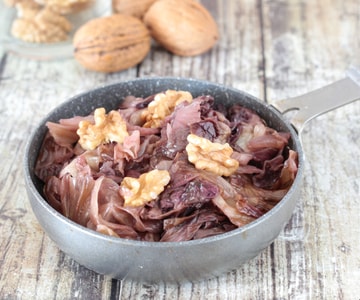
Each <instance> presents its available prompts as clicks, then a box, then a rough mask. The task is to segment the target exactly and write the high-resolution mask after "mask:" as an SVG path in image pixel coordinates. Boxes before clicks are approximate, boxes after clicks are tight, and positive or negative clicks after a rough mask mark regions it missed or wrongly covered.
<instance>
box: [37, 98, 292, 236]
mask: <svg viewBox="0 0 360 300" xmlns="http://www.w3.org/2000/svg"><path fill="white" fill-rule="evenodd" d="M153 99H154V96H150V97H147V98H145V99H143V98H135V97H133V96H128V97H127V98H125V99H124V101H122V103H121V104H120V106H119V108H118V112H119V113H120V114H121V116H122V117H123V118H124V119H125V120H126V123H127V130H128V132H129V136H128V137H127V138H126V139H125V141H124V143H122V144H117V143H115V142H109V143H105V144H102V145H100V146H98V147H97V148H96V149H94V150H87V151H85V150H84V149H82V147H81V146H80V145H79V143H78V139H79V136H78V135H77V133H76V131H77V129H78V127H79V122H80V121H82V120H87V121H90V122H91V121H93V119H94V118H93V115H89V116H86V117H79V116H76V117H73V118H70V119H62V120H60V121H59V123H52V122H47V124H46V125H47V127H48V129H49V130H48V132H47V134H46V136H45V139H44V141H43V145H42V148H41V150H40V153H39V156H38V159H37V163H36V166H35V173H36V175H37V176H38V177H39V178H40V179H41V180H42V181H43V182H44V183H45V186H44V195H45V197H46V199H47V200H48V202H49V203H50V205H52V206H53V207H54V208H55V209H56V210H58V211H59V212H61V213H62V214H63V215H65V216H66V217H68V218H70V219H71V220H73V221H75V222H77V223H78V224H81V225H83V226H86V227H88V228H91V229H94V230H96V231H98V232H101V233H104V234H107V235H111V236H116V237H121V238H126V239H134V240H143V241H163V242H169V241H186V240H192V239H200V238H204V237H209V236H213V235H217V234H221V233H224V232H228V231H230V230H233V229H235V228H238V227H240V226H243V225H245V224H248V223H249V222H252V221H253V220H255V219H257V218H259V217H260V216H262V215H263V214H265V213H266V212H268V211H269V210H270V209H272V208H273V207H274V206H275V205H276V204H277V203H278V202H279V201H280V200H281V199H282V198H283V197H284V195H285V194H286V192H287V191H288V189H289V187H290V186H291V184H292V182H293V181H294V178H295V176H296V172H297V153H296V152H294V151H293V150H291V149H290V148H289V146H288V142H289V139H290V135H289V134H288V133H284V132H277V131H276V130H274V129H271V128H269V127H267V125H266V123H265V122H264V121H263V120H262V119H261V118H260V117H259V116H258V115H257V114H256V113H255V112H253V111H251V110H250V109H247V108H244V107H242V106H240V105H237V104H236V105H233V106H232V107H230V108H229V109H227V110H226V109H225V108H223V107H222V108H220V107H218V108H217V107H216V104H215V101H214V99H213V97H211V96H200V97H197V98H195V99H193V101H192V102H191V103H188V102H182V103H181V104H179V105H177V106H176V108H175V109H174V111H173V112H172V113H171V114H170V115H169V116H168V117H167V118H166V119H165V120H164V122H163V124H162V126H161V127H160V128H145V127H142V121H141V113H142V111H143V110H144V109H146V108H147V106H148V105H149V103H151V101H153ZM189 134H195V135H197V136H199V137H202V138H206V139H208V140H210V141H211V142H216V143H221V144H224V143H228V144H229V145H230V146H231V147H232V149H233V150H234V152H233V153H232V156H231V157H232V158H233V159H235V160H237V161H238V162H239V167H238V168H237V170H236V172H235V173H233V174H232V175H230V176H228V177H222V176H218V175H216V174H214V173H212V172H209V171H205V170H199V169H196V168H195V167H194V165H193V164H191V163H190V162H189V161H188V159H187V153H186V151H185V148H186V146H187V144H188V142H187V136H188V135H189ZM153 169H161V170H168V172H169V174H170V176H171V180H170V182H169V184H167V186H166V187H165V189H164V191H163V192H162V193H161V194H159V195H158V196H157V198H156V199H154V200H152V201H150V202H147V203H145V204H144V205H141V206H135V207H132V206H124V199H123V197H122V195H121V193H120V183H121V182H122V180H123V178H124V177H133V178H138V177H139V176H140V175H141V174H143V173H145V172H149V171H151V170H153Z"/></svg>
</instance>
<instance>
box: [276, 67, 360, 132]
mask: <svg viewBox="0 0 360 300" xmlns="http://www.w3.org/2000/svg"><path fill="white" fill-rule="evenodd" d="M356 100H360V71H359V69H357V68H355V67H350V68H349V69H348V70H347V72H346V77H345V78H344V79H341V80H339V81H336V82H334V83H332V84H329V85H327V86H325V87H323V88H320V89H318V90H314V91H312V92H310V93H307V94H304V95H301V96H298V97H294V98H289V99H284V100H278V101H275V102H274V103H272V106H274V107H275V108H276V109H278V110H279V111H280V112H282V114H285V113H287V112H289V111H295V112H294V113H293V115H292V117H291V118H290V122H291V123H292V124H293V126H294V127H295V128H296V130H297V131H298V133H299V134H300V133H301V131H302V130H303V128H304V125H305V124H306V123H307V122H308V121H310V120H312V119H313V118H315V117H317V116H319V115H322V114H324V113H326V112H328V111H331V110H333V109H336V108H338V107H340V106H343V105H345V104H349V103H351V102H353V101H356Z"/></svg>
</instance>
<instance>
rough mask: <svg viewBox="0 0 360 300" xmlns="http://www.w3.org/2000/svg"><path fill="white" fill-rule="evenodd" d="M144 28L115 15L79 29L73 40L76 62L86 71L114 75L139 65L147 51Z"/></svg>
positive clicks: (86, 24)
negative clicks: (112, 73)
mask: <svg viewBox="0 0 360 300" xmlns="http://www.w3.org/2000/svg"><path fill="white" fill-rule="evenodd" d="M150 41H151V38H150V34H149V31H148V29H147V28H146V26H145V25H144V24H143V23H142V22H141V21H140V20H139V19H137V18H135V17H133V16H129V15H123V14H114V15H111V16H108V17H102V18H97V19H93V20H91V21H89V22H87V23H85V24H84V25H83V26H81V27H80V28H79V29H78V30H77V31H76V33H75V35H74V39H73V46H74V55H75V59H76V60H77V61H78V62H79V63H80V64H81V65H83V66H84V67H85V68H87V69H90V70H93V71H98V72H105V73H108V72H117V71H121V70H125V69H128V68H130V67H133V66H135V65H136V64H138V63H139V62H141V61H142V60H143V59H144V58H145V56H146V55H147V54H148V52H149V50H150Z"/></svg>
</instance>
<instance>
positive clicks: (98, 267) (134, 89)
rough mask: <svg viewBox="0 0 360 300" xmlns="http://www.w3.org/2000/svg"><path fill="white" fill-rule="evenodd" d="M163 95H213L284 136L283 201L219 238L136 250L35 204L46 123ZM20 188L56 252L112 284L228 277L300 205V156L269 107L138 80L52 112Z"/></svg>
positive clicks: (184, 82) (174, 81)
mask: <svg viewBox="0 0 360 300" xmlns="http://www.w3.org/2000/svg"><path fill="white" fill-rule="evenodd" d="M167 89H177V90H187V91H190V92H191V93H192V94H193V96H199V95H212V96H213V97H214V98H215V101H217V102H221V103H224V104H225V105H230V104H234V103H239V104H241V105H243V106H245V107H248V108H251V109H253V110H255V111H256V112H257V113H258V114H259V115H260V116H261V117H262V118H263V119H264V120H266V121H267V123H268V124H269V126H271V127H273V128H275V129H277V130H281V131H288V132H290V133H291V136H292V143H291V147H292V148H293V149H294V150H296V151H297V152H298V153H299V170H298V174H297V177H296V179H295V182H294V184H293V186H292V187H291V188H290V190H289V192H288V193H287V195H286V196H285V197H284V198H283V200H281V202H280V203H278V204H277V205H276V206H275V207H274V208H273V209H272V210H271V211H270V212H268V213H267V214H265V215H264V216H262V217H261V218H259V219H258V220H256V221H254V222H252V223H250V224H248V225H246V226H244V227H242V228H239V229H236V230H233V231H231V232H228V233H226V234H222V235H218V236H214V237H209V238H205V239H201V240H195V241H188V242H175V243H174V242H166V243H156V242H140V241H132V240H125V239H120V238H114V237H109V236H105V235H102V234H99V233H97V232H94V231H92V230H89V229H87V228H84V227H82V226H80V225H78V224H76V223H74V222H72V221H70V220H69V219H67V218H65V217H64V216H62V215H61V214H59V213H58V212H56V211H55V210H54V209H53V208H52V207H50V206H49V205H48V204H47V202H46V200H45V199H44V198H43V197H42V196H41V194H42V192H41V190H42V184H41V182H40V181H39V180H38V179H37V178H36V177H35V175H34V164H35V161H36V158H37V155H38V151H39V149H40V146H41V143H42V140H43V138H44V135H45V133H46V130H47V129H46V127H45V126H44V125H45V123H46V121H58V120H59V119H61V118H68V117H72V116H75V115H87V114H89V113H91V112H92V111H93V110H94V109H95V108H97V107H100V106H103V107H105V108H106V109H107V110H108V109H112V108H115V107H117V106H118V104H119V103H120V102H121V100H122V99H123V98H124V97H125V96H127V95H134V96H136V97H146V96H149V95H152V94H154V93H157V92H161V91H165V90H167ZM24 169H25V180H26V187H27V192H28V197H29V200H30V202H31V205H32V209H33V211H34V214H35V215H36V217H37V219H38V221H39V223H40V224H41V226H42V227H43V229H44V231H45V232H46V233H47V234H48V235H49V237H50V238H51V239H52V240H53V241H54V242H55V243H56V244H57V245H58V247H59V248H60V249H61V250H62V251H64V252H65V253H67V254H68V255H69V256H71V257H72V258H73V259H75V260H76V261H77V262H79V263H80V264H82V265H84V266H85V267H87V268H89V269H92V270H94V271H96V272H98V273H101V274H108V275H110V276H112V277H114V278H118V279H122V278H130V279H135V280H139V281H145V282H159V281H167V282H180V281H184V280H186V281H188V280H192V281H194V280H198V279H203V278H209V277H213V276H216V275H219V274H221V273H223V272H226V271H231V270H233V269H235V268H236V267H237V266H239V265H241V264H243V263H245V262H246V261H248V260H249V259H251V258H253V257H255V256H256V255H258V254H259V253H260V252H261V251H262V250H263V249H264V248H266V247H267V246H269V244H271V243H272V242H273V240H274V239H275V238H276V237H277V236H278V235H279V233H280V231H281V229H282V228H283V227H284V226H285V225H286V223H287V222H288V220H289V219H290V217H291V215H292V212H293V209H294V207H295V204H296V201H297V199H298V197H299V192H300V182H301V177H302V172H303V152H302V149H301V145H300V141H299V139H298V137H297V135H296V132H295V131H294V130H293V128H292V126H291V125H290V124H289V123H288V122H287V121H286V120H284V118H283V117H282V115H281V114H280V113H279V112H278V111H277V110H276V109H274V108H273V107H271V106H268V105H266V104H264V103H263V102H261V101H260V100H258V99H256V98H255V97H252V96H251V95H249V94H247V93H244V92H241V91H239V90H236V89H232V88H229V87H225V86H223V85H219V84H215V83H211V82H206V81H199V80H195V79H184V78H151V77H150V78H143V79H136V80H132V81H126V82H120V83H116V84H113V85H109V86H105V87H101V88H98V89H95V90H92V91H89V92H86V93H83V94H80V95H78V96H75V97H73V98H71V99H70V100H68V101H67V102H64V103H63V104H61V105H60V106H59V107H57V108H56V109H54V110H53V111H52V112H50V113H49V114H48V116H47V117H46V118H45V119H44V120H42V121H41V122H40V123H39V125H38V126H37V127H36V129H35V130H34V132H33V134H32V135H31V137H30V138H29V141H28V143H27V148H26V153H25V159H24Z"/></svg>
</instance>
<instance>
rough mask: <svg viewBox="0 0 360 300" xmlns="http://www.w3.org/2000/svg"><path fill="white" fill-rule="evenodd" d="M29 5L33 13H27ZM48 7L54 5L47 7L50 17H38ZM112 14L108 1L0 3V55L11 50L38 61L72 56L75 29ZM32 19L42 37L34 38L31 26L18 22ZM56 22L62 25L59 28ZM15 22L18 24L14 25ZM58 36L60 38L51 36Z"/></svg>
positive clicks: (56, 0) (18, 0) (109, 0)
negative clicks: (39, 29) (59, 35)
mask: <svg viewBox="0 0 360 300" xmlns="http://www.w3.org/2000/svg"><path fill="white" fill-rule="evenodd" d="M15 2H21V3H24V2H26V5H27V7H26V10H24V9H23V6H21V5H22V4H20V5H19V4H16V5H15ZM29 3H30V5H32V4H34V5H35V8H34V9H35V10H31V11H28V9H29V7H28V5H29ZM65 4H66V6H64V5H65ZM50 5H57V6H51V7H50V9H51V12H50V14H48V15H45V16H39V14H38V13H39V12H40V11H41V10H43V11H42V12H41V14H43V13H44V10H45V9H48V8H49V6H50ZM31 9H33V7H31ZM34 11H35V13H34ZM111 11H112V4H111V0H97V1H96V0H67V1H66V0H65V1H64V0H0V52H1V50H3V51H11V52H14V53H17V54H19V55H22V56H26V57H28V58H33V59H40V60H51V59H60V58H67V57H71V56H72V55H73V47H72V38H73V35H74V33H75V32H76V30H77V29H78V28H79V27H80V26H81V25H83V24H84V23H86V22H87V21H89V20H91V19H94V18H98V17H102V16H106V15H109V14H110V13H111ZM46 13H47V12H46ZM34 16H35V17H34ZM32 17H34V18H37V19H36V22H38V23H36V26H38V25H39V26H41V30H42V32H41V35H40V33H39V32H38V31H37V32H36V34H37V35H36V34H32V31H31V28H32V27H31V26H32V24H31V23H26V22H24V21H23V20H22V21H21V22H19V21H18V19H19V18H22V19H24V18H25V19H26V18H32ZM39 20H40V21H39ZM47 21H49V22H50V23H47ZM57 21H59V24H60V23H61V24H62V25H61V26H60V27H58V28H57V27H56V26H57V24H56V23H57ZM14 22H17V23H15V25H14ZM39 22H40V23H39ZM49 24H50V25H49ZM46 26H48V28H47V27H46ZM54 26H55V27H54ZM15 27H16V29H14V28H15ZM30 27H31V28H30ZM64 28H65V29H64ZM35 29H36V28H35ZM36 30H37V29H36ZM45 32H46V34H45ZM43 33H44V34H43ZM58 33H60V34H61V37H60V38H56V37H55V36H54V35H56V34H58ZM29 34H30V35H29ZM53 34H54V35H53ZM1 48H2V49H1Z"/></svg>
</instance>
